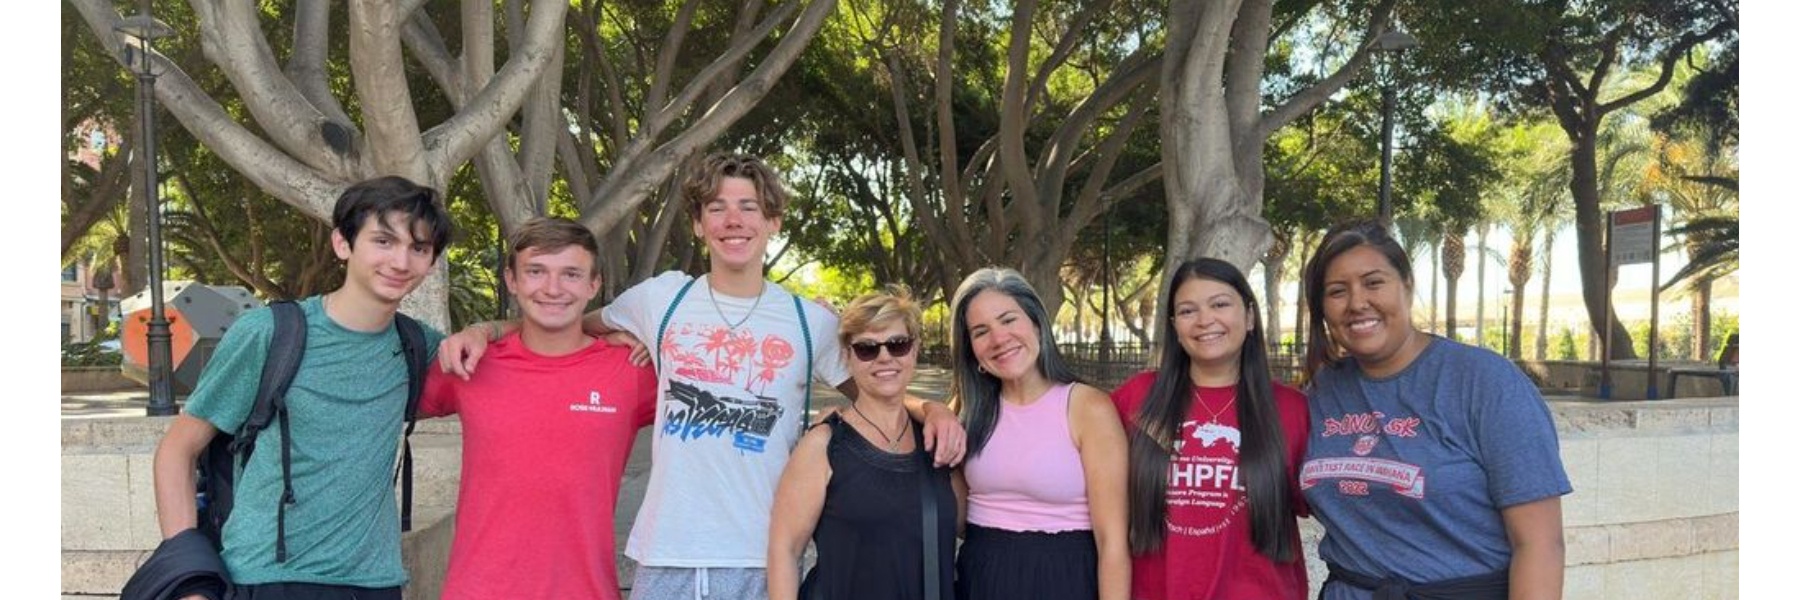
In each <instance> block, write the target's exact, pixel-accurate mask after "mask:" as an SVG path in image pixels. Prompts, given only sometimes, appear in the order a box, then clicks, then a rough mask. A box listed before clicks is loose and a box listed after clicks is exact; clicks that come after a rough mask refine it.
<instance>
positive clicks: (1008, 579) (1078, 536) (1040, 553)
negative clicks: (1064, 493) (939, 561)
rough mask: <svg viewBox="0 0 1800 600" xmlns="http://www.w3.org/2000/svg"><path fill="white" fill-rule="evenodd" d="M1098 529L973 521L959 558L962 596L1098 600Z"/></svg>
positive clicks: (974, 599) (965, 599)
mask: <svg viewBox="0 0 1800 600" xmlns="http://www.w3.org/2000/svg"><path fill="white" fill-rule="evenodd" d="M1098 564H1099V553H1098V551H1096V550H1095V549H1094V532H1092V531H1065V532H1061V533H1043V532H1036V531H1023V532H1021V531H1007V530H1004V529H992V528H988V527H982V526H980V525H974V524H970V525H968V526H967V528H966V530H965V531H964V533H963V545H962V550H961V551H959V552H958V553H957V556H956V597H957V598H959V599H960V600H1022V599H1026V598H1029V599H1031V600H1094V598H1096V597H1099V595H1100V575H1099V573H1098V571H1097V569H1098Z"/></svg>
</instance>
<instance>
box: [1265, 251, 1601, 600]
mask: <svg viewBox="0 0 1800 600" xmlns="http://www.w3.org/2000/svg"><path fill="white" fill-rule="evenodd" d="M1304 285H1305V286H1306V289H1305V295H1306V303H1307V308H1308V310H1309V312H1310V313H1311V317H1310V323H1309V335H1308V340H1309V341H1310V342H1311V344H1309V348H1308V349H1307V357H1306V373H1307V374H1308V376H1309V378H1310V389H1308V390H1307V396H1308V400H1309V402H1308V404H1309V407H1310V412H1311V414H1312V427H1311V434H1310V435H1309V439H1308V443H1307V452H1306V462H1305V463H1304V464H1303V465H1302V467H1301V470H1300V487H1301V489H1302V490H1304V493H1305V495H1306V500H1307V503H1308V504H1309V505H1310V506H1311V508H1312V512H1313V516H1314V517H1315V518H1317V519H1318V520H1319V521H1320V523H1322V524H1323V525H1324V526H1325V537H1324V539H1323V540H1321V541H1320V542H1319V556H1320V558H1322V559H1324V561H1325V563H1326V565H1327V566H1328V567H1329V568H1330V577H1329V578H1328V579H1327V580H1326V582H1325V589H1324V591H1323V594H1322V596H1323V597H1324V598H1326V599H1327V600H1346V599H1363V598H1370V597H1376V596H1385V595H1386V594H1378V593H1377V591H1380V592H1385V593H1390V594H1391V593H1393V592H1400V593H1401V594H1403V595H1404V597H1408V598H1423V599H1432V598H1459V599H1464V598H1472V599H1485V598H1502V599H1504V598H1508V597H1509V590H1510V591H1511V596H1510V597H1512V598H1559V597H1561V595H1562V579H1563V543H1562V500H1561V496H1562V495H1563V494H1567V493H1569V491H1570V487H1569V478H1568V476H1567V475H1566V474H1565V473H1564V472H1563V466H1562V459H1561V456H1560V454H1559V453H1558V451H1557V440H1556V428H1555V424H1554V423H1553V422H1552V421H1551V418H1550V411H1549V408H1548V407H1547V406H1546V405H1545V404H1544V400H1543V398H1542V397H1541V396H1540V395H1539V394H1538V391H1537V388H1536V387H1535V386H1534V385H1532V383H1531V381H1530V380H1528V379H1526V378H1525V375H1524V374H1523V373H1521V372H1520V371H1519V369H1518V368H1517V367H1516V366H1514V365H1513V364H1512V363H1511V362H1510V361H1508V360H1506V359H1505V358H1502V357H1501V356H1499V355H1497V354H1494V353H1493V352H1490V351H1488V350H1484V349H1480V348H1475V347H1472V346H1468V345H1465V344H1460V343H1457V342H1454V341H1451V340H1447V339H1444V338H1440V337H1437V336H1434V335H1430V334H1427V333H1424V332H1421V331H1419V330H1418V329H1417V328H1416V327H1414V326H1413V323H1412V296H1413V276H1412V268H1411V264H1410V263H1409V262H1408V260H1407V257H1406V254H1405V252H1404V251H1402V250H1401V248H1400V245H1399V244H1398V243H1396V242H1395V241H1394V239H1393V238H1392V237H1391V236H1390V235H1389V234H1388V232H1387V231H1386V230H1385V229H1384V228H1382V227H1381V226H1380V225H1379V224H1376V223H1372V222H1362V223H1353V224H1348V225H1340V226H1338V227H1336V228H1333V229H1332V230H1331V231H1330V232H1327V233H1326V235H1325V241H1324V242H1323V243H1321V244H1320V245H1319V249H1318V251H1317V252H1316V253H1315V254H1314V255H1313V257H1312V260H1310V261H1308V262H1307V265H1306V273H1305V281H1304Z"/></svg>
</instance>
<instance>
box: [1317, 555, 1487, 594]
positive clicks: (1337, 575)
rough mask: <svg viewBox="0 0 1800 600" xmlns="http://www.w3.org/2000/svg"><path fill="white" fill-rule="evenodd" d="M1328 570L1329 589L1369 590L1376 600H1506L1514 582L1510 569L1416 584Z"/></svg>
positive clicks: (1331, 566)
mask: <svg viewBox="0 0 1800 600" xmlns="http://www.w3.org/2000/svg"><path fill="white" fill-rule="evenodd" d="M1325 567H1326V569H1328V570H1329V571H1331V575H1330V576H1329V577H1326V578H1325V584H1326V585H1330V584H1331V582H1333V581H1336V582H1338V583H1342V584H1344V585H1348V586H1350V587H1354V588H1357V589H1363V590H1369V591H1372V592H1375V600H1506V594H1507V591H1508V588H1509V587H1510V582H1511V579H1510V577H1511V574H1510V573H1509V571H1508V569H1501V570H1498V571H1494V572H1492V573H1483V574H1481V575H1472V576H1469V577H1458V578H1455V579H1445V580H1442V581H1435V582H1432V583H1412V582H1409V581H1406V580H1404V579H1399V578H1394V577H1389V578H1381V577H1373V576H1370V575H1365V574H1362V573H1357V572H1355V571H1351V570H1349V569H1346V568H1343V567H1340V566H1338V565H1336V564H1332V563H1325ZM1321 595H1322V594H1321Z"/></svg>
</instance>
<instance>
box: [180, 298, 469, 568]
mask: <svg viewBox="0 0 1800 600" xmlns="http://www.w3.org/2000/svg"><path fill="white" fill-rule="evenodd" d="M300 306H301V307H302V308H303V309H304V311H305V313H306V354H305V356H304V358H303V359H302V360H301V362H300V370H299V372H298V373H297V374H295V376H294V383H293V385H292V386H291V387H290V388H289V390H288V414H289V418H290V419H291V420H292V422H291V423H289V427H290V429H291V431H292V432H293V436H294V441H293V444H292V461H291V464H292V481H293V485H294V503H293V504H290V505H288V507H287V549H288V558H287V561H286V562H276V561H275V538H276V535H275V534H276V528H275V521H276V508H277V503H278V501H279V499H280V497H281V426H280V420H279V419H277V420H276V421H274V422H271V423H270V424H269V427H268V428H267V429H265V430H263V432H262V434H261V435H260V436H259V437H258V438H257V442H256V450H255V452H253V453H252V454H251V455H250V462H249V464H247V465H245V466H244V469H243V471H242V472H241V473H239V475H238V480H237V481H238V487H237V491H236V504H235V505H234V506H233V508H232V512H231V518H230V519H228V520H227V521H226V522H225V528H224V532H223V534H222V535H223V538H224V551H223V552H221V555H222V557H223V558H224V559H225V566H226V567H227V568H229V569H230V570H231V579H232V580H233V581H234V582H237V583H242V584H258V583H272V582H305V583H322V584H330V585H353V586H361V587H391V586H397V585H403V584H405V583H406V569H405V568H404V567H403V566H402V565H401V563H400V517H399V508H398V504H397V502H396V501H395V498H394V487H393V477H394V461H395V459H396V457H397V456H398V452H399V442H400V432H401V427H402V426H403V424H404V423H403V421H404V415H405V409H406V392H407V376H406V357H405V356H404V355H403V354H402V353H401V351H400V336H399V334H398V333H397V332H395V330H394V326H393V325H389V326H388V328H387V329H386V330H384V331H381V332H376V333H365V332H360V331H352V330H349V329H345V328H344V327H342V326H340V325H338V324H337V323H336V322H334V321H332V320H331V319H330V318H328V317H327V316H326V315H325V311H324V309H323V307H322V305H321V304H320V299H319V297H318V296H313V297H310V298H307V299H305V300H302V301H301V302H300ZM273 327H274V320H273V313H271V312H270V311H269V310H268V309H266V308H263V309H257V310H253V311H250V312H247V313H244V314H243V316H240V317H238V320H237V321H236V322H235V323H233V324H232V325H231V328H230V330H228V331H226V333H225V337H224V338H222V339H221V340H220V341H219V347H218V349H217V350H216V351H215V352H214V354H213V357H212V361H211V362H209V363H208V364H207V365H206V371H205V372H204V373H202V374H201V376H200V382H199V384H198V385H197V386H195V389H194V393H193V395H192V396H190V397H189V398H188V402H187V407H186V410H187V412H188V414H190V415H193V416H195V417H198V418H200V419H204V420H206V421H207V422H209V423H212V425H213V426H214V427H217V428H218V429H219V430H220V431H222V432H226V433H236V432H237V430H238V427H239V426H241V425H242V424H243V422H244V419H245V418H247V417H248V416H249V413H250V406H251V404H252V403H253V402H254V400H255V398H256V388H257V384H258V382H259V381H260V379H261V377H262V368H263V361H264V358H265V357H266V356H267V352H268V347H269V336H270V335H271V331H272V330H273ZM443 337H444V336H443V334H442V333H439V332H438V331H436V330H434V329H432V328H430V327H426V328H425V339H426V343H427V346H426V347H427V348H428V349H429V351H430V352H433V353H435V351H436V349H437V344H438V341H439V340H442V339H443Z"/></svg>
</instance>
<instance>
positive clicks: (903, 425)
mask: <svg viewBox="0 0 1800 600" xmlns="http://www.w3.org/2000/svg"><path fill="white" fill-rule="evenodd" d="M850 410H853V411H856V416H859V417H862V420H863V422H865V423H868V424H869V426H870V427H874V428H875V434H876V435H879V436H881V439H882V440H883V441H886V442H887V443H888V445H887V450H888V452H893V451H894V448H895V447H898V446H899V445H900V437H901V436H904V435H906V432H907V431H909V430H911V429H912V419H910V418H904V417H905V415H904V413H902V417H903V418H902V420H901V421H900V433H896V434H894V437H891V438H890V437H888V434H887V432H886V431H883V430H882V429H881V426H880V425H876V424H875V421H874V420H872V419H870V418H869V415H865V414H863V411H862V409H861V408H857V406H856V402H854V401H852V402H851V403H850Z"/></svg>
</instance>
